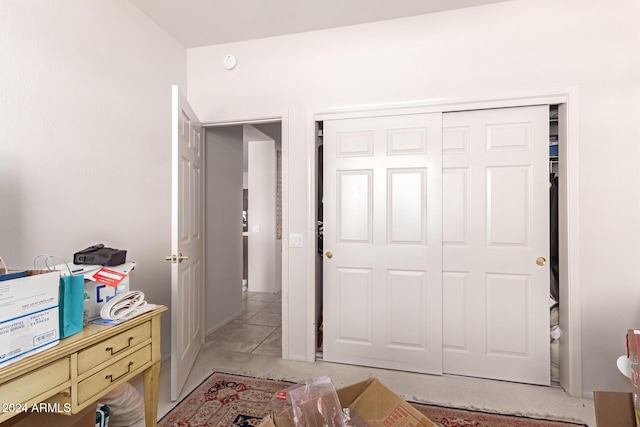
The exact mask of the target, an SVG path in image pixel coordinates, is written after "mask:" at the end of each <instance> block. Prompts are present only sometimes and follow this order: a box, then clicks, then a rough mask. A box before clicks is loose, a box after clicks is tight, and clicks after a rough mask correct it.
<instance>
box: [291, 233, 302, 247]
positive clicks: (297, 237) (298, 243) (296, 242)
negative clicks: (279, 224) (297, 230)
mask: <svg viewBox="0 0 640 427" xmlns="http://www.w3.org/2000/svg"><path fill="white" fill-rule="evenodd" d="M289 247H290V248H301V247H302V234H293V233H292V234H289Z"/></svg>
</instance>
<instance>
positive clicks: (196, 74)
mask: <svg viewBox="0 0 640 427" xmlns="http://www.w3.org/2000/svg"><path fill="white" fill-rule="evenodd" d="M639 46H640V2H638V1H637V0H616V1H610V0H591V1H588V2H585V1H582V0H536V1H534V0H514V1H510V2H504V3H499V4H494V5H488V6H480V7H476V8H470V9H462V10H456V11H451V12H443V13H437V14H431V15H423V16H418V17H413V18H407V19H399V20H394V21H385V22H379V23H374V24H368V25H361V26H354V27H344V28H338V29H333V30H326V31H317V32H312V33H305V34H298V35H292V36H283V37H275V38H269V39H262V40H257V41H249V42H242V43H234V44H225V45H219V46H208V47H202V48H195V49H189V51H188V77H189V99H190V101H191V103H192V105H193V106H194V108H195V110H196V111H197V112H198V114H199V115H200V117H201V119H203V120H205V121H218V120H235V119H242V118H244V117H251V116H260V115H271V114H274V112H278V111H287V112H288V123H289V125H288V129H287V130H286V131H287V132H288V141H290V143H289V147H288V151H286V152H285V154H287V156H288V158H287V159H286V161H285V165H288V170H287V174H285V176H287V177H288V194H287V199H288V201H289V202H288V224H286V225H285V228H284V230H285V231H287V230H288V232H289V233H302V234H303V236H304V241H305V242H306V244H307V245H308V244H312V243H311V242H313V241H314V240H313V222H312V221H311V220H310V218H312V217H311V215H312V212H309V207H310V200H309V189H310V188H311V187H312V185H311V184H310V182H312V181H310V180H311V177H310V175H309V167H310V165H309V162H308V156H309V155H310V154H311V151H312V149H313V136H312V133H313V125H312V123H311V120H312V113H313V112H314V111H317V110H320V109H324V108H326V107H339V106H347V105H357V104H373V103H392V102H398V103H399V102H405V101H418V100H427V99H428V100H435V99H456V98H479V97H486V96H493V97H495V96H509V95H510V94H514V93H522V92H527V91H538V90H549V89H554V88H567V87H570V86H574V85H578V86H579V103H580V104H579V106H578V114H579V124H578V130H579V140H578V144H579V158H578V160H579V194H578V200H579V207H578V208H579V239H580V243H579V245H580V247H579V249H580V258H579V278H580V284H579V286H580V288H581V293H580V296H581V301H580V304H581V308H582V311H581V317H582V345H583V347H582V354H583V366H582V367H583V389H584V392H585V394H588V392H589V391H591V390H595V389H604V390H628V387H629V386H628V384H627V383H626V382H625V381H624V380H623V379H622V377H621V376H620V374H618V372H617V371H616V368H615V360H616V358H617V356H618V355H620V354H623V353H624V351H625V348H624V342H625V341H624V335H625V330H626V329H627V328H628V327H634V326H640V310H638V305H639V303H640V268H638V265H639V263H638V259H639V257H640V239H639V238H638V237H639V234H640V220H639V218H640V203H639V202H640V168H638V159H639V158H640V144H638V141H640V128H639V127H638V117H640V81H639V77H638V76H640V49H639ZM227 53H233V54H234V55H236V56H237V58H238V68H237V69H236V70H234V71H226V70H224V69H223V68H222V65H221V61H222V58H223V56H224V55H225V54H227ZM285 241H286V237H285ZM286 250H287V251H288V255H287V256H288V271H286V272H284V277H285V278H286V280H287V281H288V295H286V296H283V297H285V298H288V301H289V312H288V313H287V314H286V316H285V318H286V317H288V319H289V335H288V336H287V340H286V341H285V342H289V348H288V354H289V356H290V357H291V358H294V359H302V360H304V359H305V358H306V356H307V354H308V353H309V349H308V348H307V346H310V345H312V344H313V340H312V339H309V338H310V337H308V336H307V323H308V322H307V319H308V318H307V310H308V308H309V307H308V298H307V297H308V293H309V292H313V286H311V285H310V284H309V277H310V276H309V274H310V271H311V269H312V268H313V265H312V264H310V263H309V262H308V253H309V251H308V249H307V248H302V249H299V248H286ZM285 259H287V257H285ZM311 277H313V276H311ZM285 289H286V287H285Z"/></svg>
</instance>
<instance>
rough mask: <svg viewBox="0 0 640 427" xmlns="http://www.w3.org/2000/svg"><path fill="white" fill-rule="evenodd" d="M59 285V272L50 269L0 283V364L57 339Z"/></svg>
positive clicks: (41, 347)
mask: <svg viewBox="0 0 640 427" xmlns="http://www.w3.org/2000/svg"><path fill="white" fill-rule="evenodd" d="M2 273H4V270H2ZM59 286H60V273H59V272H57V271H49V270H27V276H26V277H20V278H15V279H11V280H4V281H1V282H0V367H4V366H7V365H9V364H10V363H13V362H15V361H17V360H20V359H22V358H23V357H25V356H29V355H31V354H34V353H37V352H39V351H43V350H45V349H47V348H50V347H53V346H54V345H56V344H57V343H58V342H59V340H60V324H59V319H58V289H59Z"/></svg>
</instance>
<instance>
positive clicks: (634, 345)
mask: <svg viewBox="0 0 640 427" xmlns="http://www.w3.org/2000/svg"><path fill="white" fill-rule="evenodd" d="M639 349H640V330H638V329H629V330H628V331H627V357H629V361H630V367H631V382H632V384H633V390H632V395H633V408H634V413H635V422H636V426H640V402H638V393H639V392H640V390H639V386H640V384H639V382H640V381H639V380H640V366H639V364H638V363H639V362H638V350H639Z"/></svg>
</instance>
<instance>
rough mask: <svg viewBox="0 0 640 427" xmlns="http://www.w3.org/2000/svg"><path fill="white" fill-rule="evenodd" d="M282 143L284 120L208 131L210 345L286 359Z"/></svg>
mask: <svg viewBox="0 0 640 427" xmlns="http://www.w3.org/2000/svg"><path fill="white" fill-rule="evenodd" d="M281 140H282V122H281V121H269V122H266V123H265V122H261V123H253V124H251V123H234V124H228V125H223V124H221V125H215V126H206V150H205V155H206V163H205V164H206V166H205V169H206V170H205V194H206V196H205V203H206V209H205V223H206V224H205V229H206V239H205V246H206V261H207V262H206V271H205V298H206V302H205V306H206V307H207V309H206V310H205V333H206V335H207V337H206V339H205V341H206V342H210V341H211V342H213V341H215V343H216V346H217V347H218V348H222V349H229V350H233V351H240V352H245V353H256V354H265V355H273V356H278V357H281V356H282V299H281V288H282V284H281V282H282V273H281V271H282V268H281V266H282V258H281V253H282V237H281V236H282V232H281V229H282V228H281V224H282V219H281V218H282V215H281V212H282V208H281V195H282V189H281V188H282V186H281V182H282V179H281V176H282V175H281V170H282V167H281V161H280V160H281V155H280V154H279V153H281ZM241 218H242V219H241Z"/></svg>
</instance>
